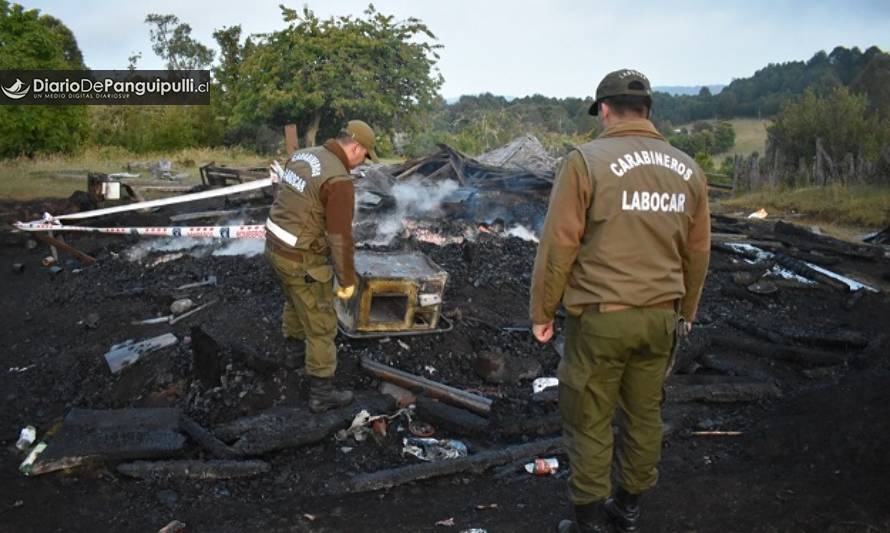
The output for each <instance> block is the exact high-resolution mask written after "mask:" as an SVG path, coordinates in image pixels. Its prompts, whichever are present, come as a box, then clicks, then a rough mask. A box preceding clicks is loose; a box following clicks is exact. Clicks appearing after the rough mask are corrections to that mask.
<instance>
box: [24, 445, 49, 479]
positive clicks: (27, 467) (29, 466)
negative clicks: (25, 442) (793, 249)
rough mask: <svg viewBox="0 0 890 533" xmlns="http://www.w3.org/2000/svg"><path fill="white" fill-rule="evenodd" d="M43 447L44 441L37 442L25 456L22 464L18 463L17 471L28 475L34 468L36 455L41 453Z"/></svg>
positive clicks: (44, 446) (44, 447)
mask: <svg viewBox="0 0 890 533" xmlns="http://www.w3.org/2000/svg"><path fill="white" fill-rule="evenodd" d="M45 449H46V443H45V442H39V443H37V446H34V447H33V448H32V449H31V453H29V454H28V457H26V458H25V460H24V461H22V464H21V465H19V472H21V473H22V474H25V475H26V476H30V475H31V471H32V470H33V469H34V462H35V461H37V457H38V456H40V454H41V453H43V450H45Z"/></svg>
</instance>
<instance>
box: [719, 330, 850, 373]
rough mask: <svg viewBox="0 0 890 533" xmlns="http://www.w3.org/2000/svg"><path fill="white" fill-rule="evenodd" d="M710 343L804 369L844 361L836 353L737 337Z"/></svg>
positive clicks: (721, 337) (728, 337)
mask: <svg viewBox="0 0 890 533" xmlns="http://www.w3.org/2000/svg"><path fill="white" fill-rule="evenodd" d="M711 342H712V343H714V345H715V346H720V347H722V348H729V349H733V350H741V351H744V352H746V353H749V354H751V355H757V356H761V357H768V358H770V359H776V360H780V361H788V362H790V363H794V364H797V365H799V366H802V367H805V368H815V367H820V366H834V365H839V364H841V363H843V362H844V361H845V360H846V358H845V357H844V356H843V355H840V354H836V353H830V352H823V351H820V350H813V349H810V348H801V347H797V346H787V345H781V344H772V343H769V342H763V341H759V340H756V339H750V338H744V337H740V336H737V335H715V336H714V337H713V338H712V339H711Z"/></svg>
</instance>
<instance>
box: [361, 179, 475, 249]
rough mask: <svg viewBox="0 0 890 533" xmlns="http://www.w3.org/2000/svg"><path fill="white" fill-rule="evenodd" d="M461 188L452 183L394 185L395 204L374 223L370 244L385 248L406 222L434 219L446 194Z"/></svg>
mask: <svg viewBox="0 0 890 533" xmlns="http://www.w3.org/2000/svg"><path fill="white" fill-rule="evenodd" d="M458 188H460V185H459V184H458V183H457V182H456V181H454V180H445V181H440V182H436V183H429V182H424V181H421V180H419V179H411V180H408V181H404V182H400V183H397V184H396V185H394V186H393V188H392V195H393V196H394V197H395V200H396V208H395V211H394V212H393V213H391V214H390V215H388V216H387V217H386V218H384V219H382V220H380V221H379V222H378V223H377V234H376V235H375V236H374V239H373V240H372V241H370V242H369V244H375V245H387V244H389V243H390V241H392V240H393V238H395V236H396V235H398V234H399V233H401V232H402V231H403V230H404V229H405V218H406V217H409V216H419V215H435V214H436V211H438V210H439V209H440V208H441V206H442V200H444V199H445V198H446V197H447V196H448V195H449V194H451V193H453V192H454V191H456V190H457V189H458Z"/></svg>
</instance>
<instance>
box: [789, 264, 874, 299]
mask: <svg viewBox="0 0 890 533" xmlns="http://www.w3.org/2000/svg"><path fill="white" fill-rule="evenodd" d="M806 265H807V266H808V267H810V268H812V269H813V270H815V271H816V272H820V273H822V274H825V275H826V276H828V277H830V278H834V279H836V280H838V281H840V282H841V283H843V284H845V285H846V286H847V287H850V291H852V292H856V291H858V290H860V289H865V290H867V291H869V292H880V291H879V290H878V289H875V288H874V287H871V286H869V285H866V284H865V283H862V282H861V281H856V280H855V279H852V278H848V277H847V276H842V275H840V274H838V273H837V272H832V271H831V270H827V269H825V268H822V267H820V266H819V265H814V264H812V263H806Z"/></svg>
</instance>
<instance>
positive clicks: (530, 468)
mask: <svg viewBox="0 0 890 533" xmlns="http://www.w3.org/2000/svg"><path fill="white" fill-rule="evenodd" d="M557 470H559V459H557V458H556V457H548V458H546V459H535V462H534V463H526V465H525V471H526V472H528V473H529V474H535V475H536V476H549V475H551V474H555V473H556V471H557Z"/></svg>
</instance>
